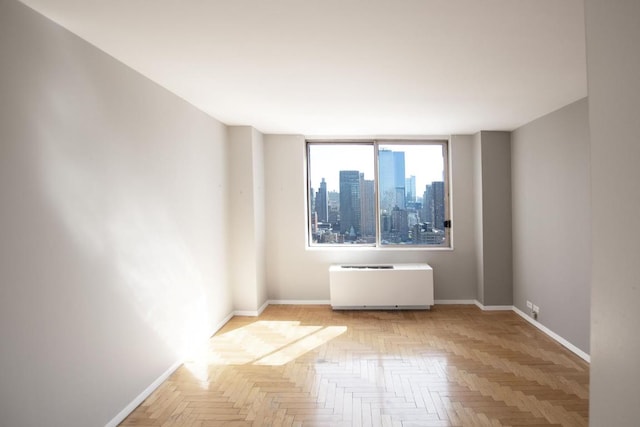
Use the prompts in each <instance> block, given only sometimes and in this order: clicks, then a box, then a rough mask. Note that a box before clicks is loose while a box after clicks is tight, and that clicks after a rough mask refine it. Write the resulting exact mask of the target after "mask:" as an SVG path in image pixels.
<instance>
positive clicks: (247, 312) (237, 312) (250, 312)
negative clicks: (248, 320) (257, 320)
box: [231, 301, 269, 317]
mask: <svg viewBox="0 0 640 427" xmlns="http://www.w3.org/2000/svg"><path fill="white" fill-rule="evenodd" d="M268 305H269V301H265V302H264V304H262V307H260V308H259V309H257V310H235V311H234V312H233V313H231V316H232V317H233V316H247V317H257V316H260V315H261V314H262V312H263V311H264V309H265V308H267V306H268Z"/></svg>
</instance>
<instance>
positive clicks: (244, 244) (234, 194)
mask: <svg viewBox="0 0 640 427" xmlns="http://www.w3.org/2000/svg"><path fill="white" fill-rule="evenodd" d="M228 137H229V138H228V139H229V157H228V165H229V203H228V212H229V225H228V229H229V254H230V257H229V261H230V280H231V285H232V288H233V305H234V309H235V310H236V311H238V312H240V313H243V314H252V313H255V312H256V311H257V310H258V309H259V308H260V307H261V306H262V305H263V304H264V303H265V302H266V300H267V299H266V298H267V297H266V293H267V292H266V272H265V259H264V257H265V254H264V251H265V229H264V221H265V220H264V216H265V213H264V149H263V141H262V135H261V134H260V133H259V132H258V131H256V130H255V129H253V128H251V127H249V126H231V127H229V128H228Z"/></svg>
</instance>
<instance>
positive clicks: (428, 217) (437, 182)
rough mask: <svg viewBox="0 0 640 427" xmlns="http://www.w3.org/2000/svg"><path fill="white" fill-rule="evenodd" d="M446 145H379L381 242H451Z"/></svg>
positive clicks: (405, 243) (441, 244) (389, 243)
mask: <svg viewBox="0 0 640 427" xmlns="http://www.w3.org/2000/svg"><path fill="white" fill-rule="evenodd" d="M445 147H446V145H445V144H439V143H435V144H406V145H402V144H380V145H379V146H378V176H379V188H378V191H379V194H380V235H381V242H380V243H381V244H382V245H420V246H424V245H436V246H446V245H448V242H447V233H446V230H445V227H444V221H445V219H447V214H448V212H447V204H446V188H445V179H444V178H445Z"/></svg>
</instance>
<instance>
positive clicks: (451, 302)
mask: <svg viewBox="0 0 640 427" xmlns="http://www.w3.org/2000/svg"><path fill="white" fill-rule="evenodd" d="M433 303H434V304H435V305H473V304H475V300H472V299H437V300H435V301H434V302H433Z"/></svg>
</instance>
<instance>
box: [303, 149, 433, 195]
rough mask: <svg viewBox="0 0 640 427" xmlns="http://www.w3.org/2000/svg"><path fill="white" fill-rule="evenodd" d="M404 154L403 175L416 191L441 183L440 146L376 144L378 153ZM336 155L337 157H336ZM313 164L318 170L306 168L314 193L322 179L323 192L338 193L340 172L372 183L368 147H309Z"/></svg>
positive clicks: (370, 155)
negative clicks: (353, 172)
mask: <svg viewBox="0 0 640 427" xmlns="http://www.w3.org/2000/svg"><path fill="white" fill-rule="evenodd" d="M382 150H390V151H394V152H404V153H405V154H404V158H405V171H406V172H405V175H406V178H409V177H410V176H415V177H416V189H417V195H420V194H421V191H420V190H419V189H424V187H425V186H426V185H428V184H430V183H431V182H434V181H443V180H444V160H443V156H442V147H441V146H440V145H437V144H436V145H419V144H407V145H400V144H380V145H379V151H382ZM336 153H339V154H336ZM309 154H310V157H312V158H313V163H314V164H316V165H321V167H316V168H311V167H310V168H309V175H310V176H309V178H310V183H311V187H312V188H314V189H315V190H317V189H318V188H319V185H320V182H321V180H322V179H323V178H324V179H325V182H326V184H327V192H332V191H335V192H339V190H340V170H358V171H359V172H360V173H364V178H365V179H367V180H372V179H374V177H373V175H374V161H375V159H374V150H373V145H371V144H340V145H338V144H314V145H310V153H309Z"/></svg>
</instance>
